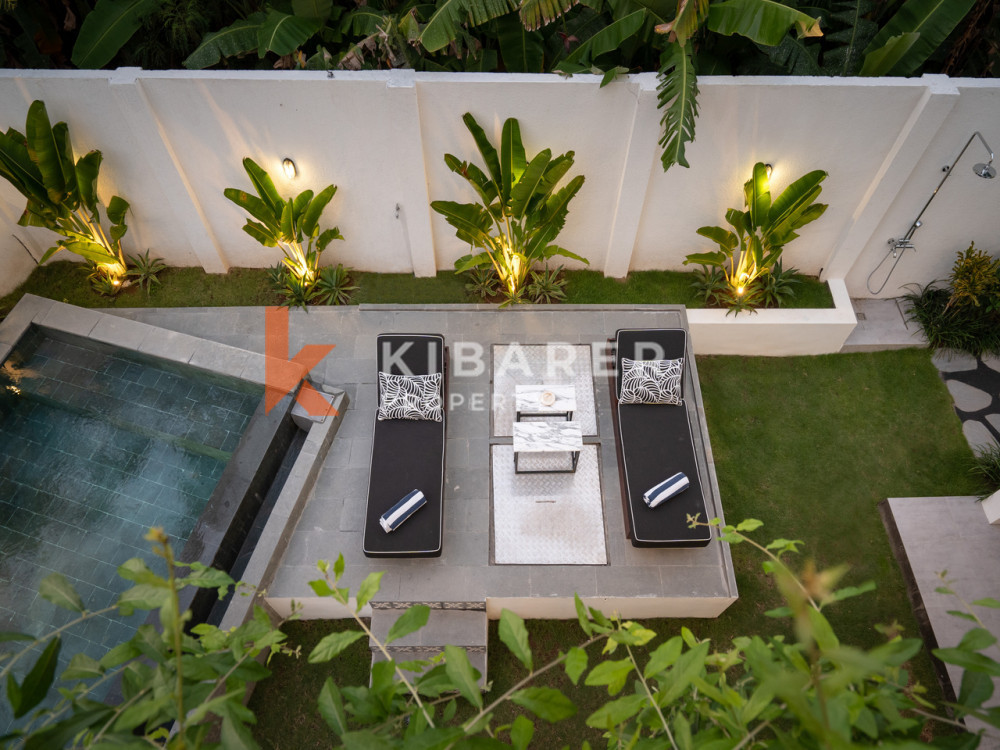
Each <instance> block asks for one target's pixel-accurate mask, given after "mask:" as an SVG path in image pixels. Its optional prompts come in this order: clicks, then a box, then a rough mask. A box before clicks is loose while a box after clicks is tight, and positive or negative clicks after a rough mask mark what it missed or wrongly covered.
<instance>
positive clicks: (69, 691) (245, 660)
mask: <svg viewBox="0 0 1000 750" xmlns="http://www.w3.org/2000/svg"><path fill="white" fill-rule="evenodd" d="M146 539H147V540H149V541H150V542H151V543H152V545H153V549H154V552H155V553H156V554H157V555H158V556H159V557H161V558H163V561H164V563H165V564H166V575H165V576H163V575H158V574H157V573H155V572H153V571H152V570H151V569H150V568H149V567H148V566H147V565H146V563H145V562H144V561H143V560H142V559H140V558H133V559H131V560H129V561H127V562H125V563H123V564H122V565H121V566H120V567H119V568H118V575H119V576H121V577H122V578H123V579H125V580H127V581H131V582H132V586H131V588H129V589H128V590H126V591H125V592H124V593H123V594H121V596H119V597H118V599H117V601H116V602H115V603H114V604H112V605H111V606H109V607H106V608H104V609H101V610H97V611H92V610H88V609H87V608H86V605H85V603H84V602H83V600H82V599H81V598H80V595H79V594H78V593H77V592H76V591H75V590H74V589H73V587H72V585H71V584H70V583H69V582H68V581H67V580H66V578H65V577H64V576H62V575H61V574H59V573H51V574H49V575H48V576H46V577H45V578H44V579H43V580H42V583H41V586H40V589H39V593H40V595H41V596H42V597H43V598H45V599H46V600H48V601H49V602H51V603H52V604H54V605H56V606H57V607H60V608H62V609H65V610H68V611H69V612H71V613H73V615H75V617H74V619H72V620H71V621H69V622H67V623H66V624H65V625H62V626H61V627H59V628H56V629H54V630H52V631H51V632H49V633H45V634H43V635H40V636H38V637H36V636H33V635H28V634H25V633H14V632H3V633H0V643H3V644H4V645H6V644H8V643H16V642H22V643H25V644H26V645H25V647H24V648H22V649H21V650H20V651H18V652H14V653H11V652H7V653H4V654H3V656H4V657H6V658H4V659H2V660H0V664H2V668H0V679H4V680H5V681H6V687H7V690H6V697H7V702H8V703H9V705H10V708H11V709H12V712H13V715H14V717H15V718H17V719H21V718H24V717H28V718H27V719H25V722H26V723H25V722H22V725H21V726H19V727H18V728H16V729H14V730H12V732H11V733H10V734H8V735H7V736H5V737H4V738H3V740H4V747H5V748H11V750H14V749H15V748H28V749H30V748H64V747H94V748H96V747H137V746H141V747H161V748H169V749H171V750H183V749H185V748H199V747H204V748H208V747H219V745H217V744H215V743H210V742H208V741H207V738H208V736H209V733H210V732H215V733H216V736H217V737H219V739H221V742H222V745H221V746H222V747H245V748H255V747H257V744H256V742H255V741H254V739H253V736H252V733H251V730H250V726H249V725H250V724H252V723H254V721H255V718H254V716H253V714H252V713H251V712H250V711H249V710H248V709H247V708H246V706H245V705H244V703H243V701H244V698H245V696H246V695H247V687H248V686H249V685H250V684H252V683H254V682H256V681H258V680H261V679H264V678H265V677H267V676H268V674H270V673H269V672H268V670H267V669H266V668H265V667H264V665H263V664H262V663H260V662H259V661H258V660H257V657H258V656H259V655H260V654H261V653H262V652H265V651H266V650H268V649H270V650H271V651H272V652H275V651H281V652H284V653H295V652H292V651H290V650H288V649H287V648H286V647H285V646H284V645H283V642H284V640H285V636H284V635H283V634H282V633H281V630H280V625H279V626H278V627H275V626H272V624H271V621H270V619H269V618H268V615H267V614H266V613H265V612H264V610H263V609H262V608H261V607H256V606H255V607H254V613H253V617H252V618H251V619H250V620H248V621H247V622H246V623H244V624H243V625H240V626H239V627H237V628H233V629H230V630H220V629H219V628H217V627H215V626H214V625H209V624H207V623H194V622H191V611H190V610H186V611H184V610H182V609H181V608H180V605H179V602H180V594H181V592H182V591H183V590H184V589H186V588H190V587H192V586H193V587H197V588H205V589H217V590H218V592H219V595H220V597H221V596H225V594H226V592H227V591H229V590H230V589H231V588H233V587H234V585H235V584H234V582H233V579H232V578H230V577H229V575H227V574H226V573H224V572H222V571H219V570H215V569H213V568H208V567H206V566H204V565H201V564H199V563H191V564H190V565H188V564H185V563H180V562H178V561H177V560H175V559H174V554H173V550H172V548H171V546H170V544H169V541H168V540H167V538H166V536H165V535H164V534H163V531H162V530H161V529H157V528H153V529H150V532H149V534H147V536H146ZM135 612H149V613H151V617H152V616H153V615H152V613H154V612H157V613H158V627H157V626H154V625H153V624H152V622H147V623H146V624H144V625H140V626H139V628H138V630H137V631H136V633H135V635H133V636H132V637H131V638H130V639H129V640H127V641H125V642H123V643H120V644H116V645H115V646H114V647H113V648H109V650H108V652H107V653H106V654H105V655H104V656H103V657H102V658H101V659H96V660H95V659H93V658H92V657H90V656H87V655H86V654H82V653H78V654H75V655H74V656H73V658H72V659H71V660H70V662H69V666H68V667H66V669H65V670H63V672H62V674H61V675H60V678H59V692H58V695H50V691H51V688H52V686H53V684H54V682H55V676H56V666H57V661H56V660H57V657H58V655H59V651H60V649H61V647H62V645H63V639H64V636H65V635H66V634H67V633H72V632H73V629H74V628H76V627H78V626H80V625H83V624H84V623H87V622H88V621H89V620H91V619H93V618H95V617H110V616H113V615H115V614H117V615H120V616H122V617H128V616H130V615H132V614H133V613H135ZM294 616H297V615H295V614H294V613H293V617H294ZM31 659H33V664H31V665H30V667H29V668H27V669H26V670H25V672H26V673H25V676H24V678H23V679H22V680H20V681H18V679H17V677H16V676H15V671H14V668H15V667H16V666H17V665H19V664H20V663H22V662H24V663H28V660H31ZM115 684H117V685H120V694H119V695H118V696H117V698H111V699H108V698H105V699H104V701H101V700H98V699H96V697H95V696H96V695H100V691H102V690H105V689H106V688H107V686H108V685H115Z"/></svg>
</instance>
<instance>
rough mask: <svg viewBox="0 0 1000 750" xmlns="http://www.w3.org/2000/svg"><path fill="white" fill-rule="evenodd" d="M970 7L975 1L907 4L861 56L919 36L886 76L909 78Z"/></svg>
mask: <svg viewBox="0 0 1000 750" xmlns="http://www.w3.org/2000/svg"><path fill="white" fill-rule="evenodd" d="M973 5H975V0H907V1H906V2H905V3H903V5H902V7H900V9H899V10H898V11H896V14H895V15H894V16H893V17H892V18H890V19H889V22H888V23H886V24H885V26H883V27H882V28H881V29H880V30H879V32H878V33H877V34H876V35H875V38H874V39H872V41H871V44H869V45H868V47H867V49H865V54H866V55H867V54H869V53H872V52H874V51H875V50H878V49H879V48H880V47H883V46H885V45H886V44H887V43H888V42H889V40H890V39H891V38H892V37H896V36H900V35H902V34H908V33H912V32H916V33H917V34H919V35H920V36H919V37H918V38H917V39H916V40H914V41H913V42H912V43H911V44H909V45H908V46H907V47H906V50H905V52H904V53H903V54H902V55H899V57H898V59H897V61H896V62H895V63H894V64H893V65H892V66H891V67H889V69H888V73H887V74H888V75H896V76H908V75H911V74H912V73H915V72H916V71H917V69H918V68H919V67H920V66H921V65H923V64H924V62H925V61H926V60H927V58H928V57H930V56H931V54H932V53H933V52H934V50H936V49H937V48H938V47H940V46H941V44H942V43H943V42H944V40H945V39H947V38H948V35H949V34H951V32H952V31H953V30H954V29H955V27H956V26H958V24H959V22H960V21H961V20H962V19H963V18H965V16H966V15H967V14H968V12H969V11H970V10H971V9H972V6H973ZM899 44H902V43H899ZM883 62H884V60H883ZM865 63H866V65H867V60H866V61H865Z"/></svg>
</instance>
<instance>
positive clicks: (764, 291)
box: [756, 260, 802, 307]
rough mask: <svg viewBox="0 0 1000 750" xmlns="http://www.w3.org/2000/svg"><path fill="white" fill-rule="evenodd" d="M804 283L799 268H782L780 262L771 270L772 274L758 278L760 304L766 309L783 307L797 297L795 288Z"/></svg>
mask: <svg viewBox="0 0 1000 750" xmlns="http://www.w3.org/2000/svg"><path fill="white" fill-rule="evenodd" d="M801 283H802V279H801V277H800V275H799V271H798V269H797V268H789V269H788V270H787V271H786V270H785V269H784V268H783V267H782V265H781V261H780V260H779V261H778V262H777V263H775V264H774V267H773V268H771V271H770V273H766V274H764V275H763V276H760V277H758V278H757V281H756V286H757V288H759V289H760V304H761V305H762V306H764V307H783V306H785V305H786V304H787V302H788V300H790V299H791V298H792V297H794V296H795V287H797V286H799V285H800V284H801Z"/></svg>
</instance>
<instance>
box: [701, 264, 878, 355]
mask: <svg viewBox="0 0 1000 750" xmlns="http://www.w3.org/2000/svg"><path fill="white" fill-rule="evenodd" d="M827 283H828V284H829V286H830V293H831V294H832V295H833V302H834V307H833V308H829V309H823V310H819V309H812V310H810V309H793V310H760V311H758V312H756V313H740V314H739V315H732V314H729V315H727V314H726V311H725V310H688V311H687V319H688V326H689V327H690V329H691V344H692V346H693V347H694V351H695V354H737V355H745V356H764V357H786V356H793V355H800V354H833V353H836V352H839V351H840V349H841V347H842V346H843V345H844V342H845V341H847V337H848V336H850V335H851V331H853V330H854V327H855V326H856V325H857V322H858V321H857V318H856V317H855V316H854V309H853V308H852V307H851V300H850V297H849V295H848V293H847V287H846V286H845V285H844V282H843V280H841V279H829V280H828V281H827Z"/></svg>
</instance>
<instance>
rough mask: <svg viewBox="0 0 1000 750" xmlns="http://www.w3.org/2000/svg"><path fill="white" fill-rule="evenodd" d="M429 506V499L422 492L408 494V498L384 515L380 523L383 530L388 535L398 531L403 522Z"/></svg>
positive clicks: (416, 491) (415, 491) (414, 491)
mask: <svg viewBox="0 0 1000 750" xmlns="http://www.w3.org/2000/svg"><path fill="white" fill-rule="evenodd" d="M426 504H427V498H426V497H424V493H423V492H421V491H420V490H413V491H411V492H408V493H407V494H406V496H405V497H404V498H403V499H402V500H400V501H399V502H398V503H396V504H395V505H393V506H392V507H391V508H389V510H387V511H386V512H385V513H383V514H382V516H381V517H380V518H379V519H378V522H379V523H380V524H382V529H383V530H384V531H385V533H386V534H388V533H389V532H390V531H395V530H396V529H398V528H399V527H400V526H401V525H402V523H403V521H405V520H406V519H407V518H409V517H410V516H412V515H413V514H414V513H416V512H417V511H418V510H420V509H421V508H422V507H424V506H425V505H426Z"/></svg>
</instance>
